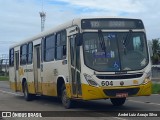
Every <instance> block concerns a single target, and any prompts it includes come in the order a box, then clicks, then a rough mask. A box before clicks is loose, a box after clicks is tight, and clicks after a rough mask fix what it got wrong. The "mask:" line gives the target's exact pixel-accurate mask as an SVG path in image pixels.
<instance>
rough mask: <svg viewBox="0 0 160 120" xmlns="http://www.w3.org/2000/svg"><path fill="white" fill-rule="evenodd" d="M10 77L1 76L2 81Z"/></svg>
mask: <svg viewBox="0 0 160 120" xmlns="http://www.w3.org/2000/svg"><path fill="white" fill-rule="evenodd" d="M8 80H9V77H8V76H0V81H8Z"/></svg>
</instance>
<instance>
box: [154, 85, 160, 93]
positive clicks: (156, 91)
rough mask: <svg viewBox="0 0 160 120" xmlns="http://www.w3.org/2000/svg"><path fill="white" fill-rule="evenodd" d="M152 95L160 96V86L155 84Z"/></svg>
mask: <svg viewBox="0 0 160 120" xmlns="http://www.w3.org/2000/svg"><path fill="white" fill-rule="evenodd" d="M152 94H160V84H157V83H153V85H152Z"/></svg>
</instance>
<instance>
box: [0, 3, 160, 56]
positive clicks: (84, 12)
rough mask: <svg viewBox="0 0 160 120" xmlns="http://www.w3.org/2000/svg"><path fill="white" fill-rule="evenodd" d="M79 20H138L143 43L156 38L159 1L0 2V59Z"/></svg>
mask: <svg viewBox="0 0 160 120" xmlns="http://www.w3.org/2000/svg"><path fill="white" fill-rule="evenodd" d="M42 9H43V10H44V11H45V12H46V21H45V30H48V29H50V28H54V27H56V26H58V25H60V24H62V23H65V22H67V21H69V20H72V19H74V18H79V17H88V16H91V17H94V16H106V17H107V16H113V17H130V18H138V19H142V20H143V22H144V25H145V28H146V32H147V39H148V40H152V39H155V38H160V0H43V8H42V0H0V55H1V54H8V50H9V46H11V45H12V44H14V43H17V42H19V41H22V40H24V39H26V38H29V37H32V36H34V35H36V34H38V33H40V32H41V21H40V15H39V12H40V11H42Z"/></svg>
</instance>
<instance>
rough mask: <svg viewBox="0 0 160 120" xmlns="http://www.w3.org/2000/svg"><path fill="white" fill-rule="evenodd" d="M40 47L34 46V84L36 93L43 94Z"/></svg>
mask: <svg viewBox="0 0 160 120" xmlns="http://www.w3.org/2000/svg"><path fill="white" fill-rule="evenodd" d="M40 50H41V49H40V45H36V46H34V84H35V91H36V93H41V92H42V82H41V69H40V64H41V54H40V53H41V51H40Z"/></svg>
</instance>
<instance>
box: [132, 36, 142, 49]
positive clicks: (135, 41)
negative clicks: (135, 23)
mask: <svg viewBox="0 0 160 120" xmlns="http://www.w3.org/2000/svg"><path fill="white" fill-rule="evenodd" d="M141 48H142V46H141V40H140V37H139V36H138V37H134V38H133V49H134V51H137V50H138V51H139V50H141Z"/></svg>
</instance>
